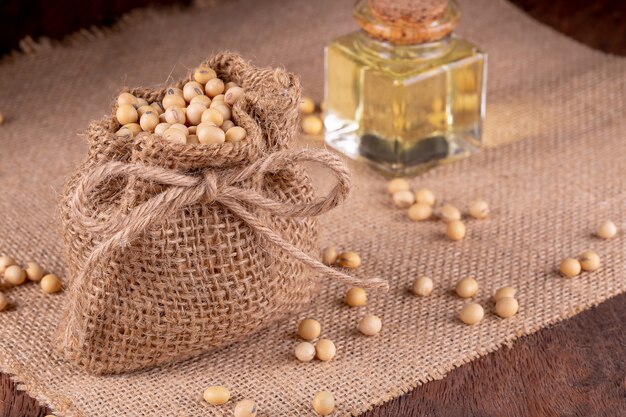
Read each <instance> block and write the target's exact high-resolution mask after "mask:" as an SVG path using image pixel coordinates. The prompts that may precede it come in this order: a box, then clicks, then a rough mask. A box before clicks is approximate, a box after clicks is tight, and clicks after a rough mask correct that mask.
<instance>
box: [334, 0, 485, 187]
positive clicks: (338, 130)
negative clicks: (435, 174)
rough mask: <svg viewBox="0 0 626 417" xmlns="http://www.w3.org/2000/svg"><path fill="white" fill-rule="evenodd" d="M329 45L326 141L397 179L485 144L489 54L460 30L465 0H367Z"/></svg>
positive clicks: (358, 3) (360, 5)
mask: <svg viewBox="0 0 626 417" xmlns="http://www.w3.org/2000/svg"><path fill="white" fill-rule="evenodd" d="M353 15H354V18H355V20H356V22H357V23H358V25H359V26H360V28H361V31H358V32H354V33H351V34H348V35H346V36H342V37H340V38H337V39H335V40H333V41H332V42H330V43H329V44H328V46H327V47H326V51H325V54H326V55H325V60H326V61H325V71H326V83H325V103H326V104H325V105H326V107H325V114H324V127H325V130H326V142H327V143H328V144H329V145H330V146H332V147H334V148H336V149H338V150H339V151H341V152H343V153H344V154H346V155H348V156H350V157H352V158H355V159H364V160H366V161H368V162H370V163H371V164H373V165H374V166H375V167H377V168H380V169H382V170H384V171H387V172H390V173H392V174H394V175H407V174H411V173H417V172H419V171H421V170H423V169H425V168H428V167H430V166H433V165H435V164H439V163H443V162H447V161H450V160H454V159H456V158H459V157H463V156H466V155H468V154H469V153H471V152H473V151H475V150H476V149H478V148H479V146H480V142H481V126H482V120H483V117H484V114H485V83H486V71H487V55H486V54H485V53H484V52H483V51H481V50H480V49H479V48H478V47H477V46H476V45H474V44H472V43H471V42H469V41H467V40H465V39H463V38H461V37H459V36H456V35H455V34H453V33H452V31H453V29H454V28H455V27H456V25H457V23H458V21H459V18H460V9H459V5H458V3H457V2H456V0H449V1H448V0H359V1H358V2H357V3H356V5H355V7H354V11H353Z"/></svg>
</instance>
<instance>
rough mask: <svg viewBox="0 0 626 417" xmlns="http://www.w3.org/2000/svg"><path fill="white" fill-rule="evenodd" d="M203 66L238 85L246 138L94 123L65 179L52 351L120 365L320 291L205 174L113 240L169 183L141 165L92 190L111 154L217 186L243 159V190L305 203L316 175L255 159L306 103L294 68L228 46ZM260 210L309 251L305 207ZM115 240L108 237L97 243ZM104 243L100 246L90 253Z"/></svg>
mask: <svg viewBox="0 0 626 417" xmlns="http://www.w3.org/2000/svg"><path fill="white" fill-rule="evenodd" d="M203 65H207V66H210V67H211V68H214V69H215V70H216V71H217V73H218V76H219V77H221V78H222V79H224V80H228V81H233V82H236V83H237V84H238V85H240V86H242V87H243V88H245V89H246V94H245V96H244V97H243V98H242V99H241V100H240V101H239V102H238V103H237V104H236V105H235V106H233V117H234V119H235V120H236V121H237V123H238V125H239V126H242V127H243V128H245V129H246V130H247V131H248V132H249V134H248V135H247V137H246V138H245V139H244V140H242V141H240V142H229V143H225V144H224V145H219V146H204V145H197V146H188V145H179V144H171V143H169V142H167V141H165V140H163V139H161V138H158V137H156V136H153V135H147V134H143V135H138V136H137V137H136V138H132V139H131V138H129V137H126V136H119V135H115V134H114V133H115V132H116V131H117V129H119V127H120V126H119V124H118V123H117V121H116V120H115V119H114V116H110V117H107V118H105V119H103V120H101V121H97V122H93V123H92V124H91V126H90V128H89V130H88V138H89V151H88V155H89V156H88V157H87V160H86V161H85V162H84V163H83V164H81V165H80V166H79V168H78V169H77V171H76V173H75V174H73V175H72V176H71V177H70V180H69V182H68V184H67V186H66V190H65V192H64V197H63V203H62V205H61V211H62V216H61V218H62V221H63V232H64V233H63V234H64V238H65V239H64V240H65V251H66V264H67V267H68V274H67V281H70V282H71V285H69V284H68V285H67V287H68V288H71V289H69V290H68V302H67V306H66V307H65V308H64V309H65V314H64V319H63V321H62V322H61V328H60V332H59V339H58V348H59V352H60V353H62V354H63V355H64V356H66V357H67V358H68V359H71V360H74V361H76V362H77V363H79V364H80V365H82V366H84V367H85V368H86V369H87V370H88V371H90V372H94V373H110V372H128V371H132V370H136V369H141V368H144V367H147V366H153V365H157V364H160V363H165V362H172V361H175V360H180V359H182V358H186V357H190V356H193V355H194V354H197V353H199V352H205V351H208V350H211V349H214V348H215V347H218V346H223V345H226V344H229V343H232V342H233V341H236V340H240V339H242V338H244V337H246V336H247V335H248V334H250V333H251V332H254V331H255V330H258V329H259V328H262V327H264V326H267V325H268V324H269V323H271V322H272V321H274V320H276V319H278V318H281V317H283V316H285V315H286V314H288V313H290V312H294V311H297V310H299V309H300V308H302V306H304V305H306V304H308V303H309V301H310V300H311V298H312V297H313V296H314V295H315V294H316V291H317V288H318V285H317V279H316V273H315V272H314V271H313V270H311V269H310V268H305V267H304V265H303V264H302V263H301V262H299V261H298V260H296V259H295V258H294V257H292V256H290V255H288V254H286V253H285V252H284V251H282V250H281V249H280V248H278V247H275V246H273V245H272V243H270V242H268V241H267V240H266V239H265V238H264V236H263V235H262V234H260V233H258V232H257V231H256V230H255V229H253V228H252V227H251V226H250V225H249V224H247V223H246V222H245V221H244V220H243V219H241V218H240V217H238V215H237V213H234V212H233V211H232V210H230V209H228V208H227V207H225V206H224V205H223V204H220V203H217V202H214V201H209V198H216V197H208V196H206V191H205V182H206V180H204V179H203V181H204V182H203V181H200V182H199V185H197V186H196V187H199V188H198V190H199V192H198V198H197V200H198V201H196V202H195V203H193V204H189V205H187V206H183V207H182V208H181V209H178V210H176V211H174V212H170V214H169V215H167V216H166V215H164V214H162V215H159V216H158V217H157V218H155V220H154V222H151V224H150V225H149V226H142V227H141V229H140V230H138V232H136V233H135V235H134V236H128V237H124V238H123V239H121V240H122V241H123V242H122V244H119V243H115V242H118V241H119V240H120V239H119V238H117V239H116V238H115V237H114V236H115V234H117V233H119V232H121V231H120V230H116V229H114V230H112V231H110V230H109V229H111V228H113V227H114V226H115V224H116V223H119V224H122V225H124V227H123V229H126V230H123V231H124V232H126V233H129V232H128V229H129V225H128V224H127V222H125V221H124V215H125V214H126V213H128V215H130V214H132V211H137V210H142V213H144V214H142V215H141V217H142V220H144V221H146V220H147V219H146V215H147V214H154V213H155V212H156V211H157V210H158V209H159V208H163V206H164V205H165V204H166V202H163V203H161V204H159V205H152V202H151V201H154V200H151V199H154V198H157V197H160V196H162V195H164V194H163V193H164V192H166V191H167V190H170V192H171V191H173V190H171V188H168V187H167V186H164V185H161V184H155V183H154V182H153V181H150V180H148V179H143V178H138V177H137V176H136V175H128V176H125V177H123V176H122V177H121V176H108V175H107V176H100V177H101V178H102V179H103V180H102V182H100V184H99V185H98V186H94V187H93V190H92V191H89V190H85V187H84V184H85V183H86V181H87V178H89V177H90V176H91V175H93V173H94V171H95V170H98V169H99V168H100V169H101V168H102V167H103V166H104V165H106V164H109V165H108V166H111V167H113V166H115V168H116V169H119V170H124V169H128V167H129V166H130V167H137V168H143V167H147V168H150V167H157V168H162V169H164V170H165V171H163V172H166V173H175V174H176V173H180V174H187V173H194V172H195V173H197V172H202V173H203V175H204V176H208V178H210V181H211V184H212V186H214V187H217V185H218V180H221V182H223V179H224V178H226V177H228V176H229V175H230V176H233V175H238V174H240V173H241V172H242V171H243V169H245V168H247V169H248V170H252V172H253V174H254V176H255V177H258V178H256V180H254V179H253V178H245V179H242V180H240V181H238V182H237V184H233V185H237V186H239V187H243V188H244V189H245V190H246V193H247V194H251V193H252V192H255V193H261V194H259V195H262V196H263V197H265V198H271V199H273V201H276V202H278V203H281V202H284V203H287V204H300V205H305V204H307V203H310V202H311V201H312V199H313V193H312V189H311V184H310V180H309V178H308V176H307V174H306V173H305V171H304V170H303V169H302V168H299V167H297V165H294V164H293V163H288V164H285V166H283V167H282V168H281V169H278V168H277V169H275V170H272V171H271V172H265V173H263V172H259V170H258V169H254V168H253V167H250V166H251V165H253V166H256V165H257V164H258V163H259V160H260V159H261V158H263V157H264V156H266V155H269V154H272V153H274V155H276V153H275V152H277V151H279V150H282V149H286V148H287V147H288V146H289V145H290V144H291V142H293V141H294V135H295V134H296V132H297V128H298V127H297V120H298V119H297V117H298V103H299V100H300V85H299V83H298V82H297V80H296V78H295V77H294V76H293V75H291V74H289V73H287V72H286V71H282V70H276V71H272V70H265V69H260V68H255V67H254V66H252V65H250V64H249V63H248V62H246V61H245V60H243V59H241V57H239V56H238V55H236V54H230V53H225V54H219V55H218V56H216V57H214V58H212V59H211V60H210V61H208V62H205V63H203ZM187 81H189V78H187V79H185V81H181V82H179V83H178V84H177V85H176V86H177V87H182V86H183V85H184V82H187ZM132 93H133V94H134V95H135V96H137V97H140V98H145V99H147V100H149V101H152V100H155V99H156V100H162V98H163V97H162V96H163V95H164V93H163V91H160V94H159V95H155V94H156V93H157V92H156V91H151V90H147V89H135V90H133V91H132ZM112 164H116V165H112ZM196 175H197V174H196ZM187 178H189V179H194V178H197V177H193V176H191V177H187ZM215 192H217V190H215ZM179 199H180V197H179ZM146 204H151V207H152V209H151V210H148V213H145V212H146V210H145V209H142V207H145V205H146ZM179 204H180V203H179ZM142 205H144V206H142ZM257 216H261V217H260V219H259V220H260V221H261V222H262V223H263V225H264V226H266V227H269V228H271V229H272V230H273V231H274V232H276V233H277V234H278V235H279V236H281V238H284V239H287V241H288V242H292V243H293V244H296V245H297V246H298V247H299V248H301V250H303V251H305V252H306V253H308V254H309V255H312V256H315V257H317V247H318V243H317V223H316V221H315V219H314V218H313V217H300V218H298V217H280V216H281V215H280V214H278V215H276V214H274V215H268V214H267V213H263V212H261V211H260V210H259V213H258V214H257ZM112 236H113V237H112ZM109 239H114V243H112V244H110V245H109V247H107V250H102V245H105V244H106V242H107V241H110V240H109ZM125 241H130V242H131V243H130V244H124V242H125ZM124 246H126V247H124ZM98 250H100V254H101V255H100V256H99V257H97V258H93V254H94V252H96V251H98ZM92 258H93V259H92Z"/></svg>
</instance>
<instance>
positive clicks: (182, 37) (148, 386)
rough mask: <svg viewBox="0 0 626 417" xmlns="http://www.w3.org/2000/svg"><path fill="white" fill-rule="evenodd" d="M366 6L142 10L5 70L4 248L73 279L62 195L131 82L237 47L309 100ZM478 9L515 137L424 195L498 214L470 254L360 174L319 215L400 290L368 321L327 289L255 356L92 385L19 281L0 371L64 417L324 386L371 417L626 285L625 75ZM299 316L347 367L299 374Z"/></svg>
mask: <svg viewBox="0 0 626 417" xmlns="http://www.w3.org/2000/svg"><path fill="white" fill-rule="evenodd" d="M351 5H352V2H351V1H348V0H346V1H341V2H337V1H334V0H324V1H315V2H311V1H306V0H297V1H292V2H284V1H281V0H271V1H265V2H263V3H262V5H260V4H257V2H256V1H254V0H242V1H237V2H228V3H224V4H221V5H219V6H213V7H207V8H204V9H198V10H192V11H186V12H182V13H178V12H172V13H169V14H165V13H147V14H145V20H143V21H140V20H137V19H136V18H129V19H128V20H127V23H126V24H124V25H123V26H124V27H123V28H121V30H118V31H114V32H113V33H109V34H107V35H106V36H103V37H99V36H96V37H94V39H91V40H89V41H85V40H80V39H79V40H77V41H75V42H74V44H73V45H72V46H69V47H62V48H45V47H44V48H43V49H42V50H40V51H38V52H37V53H36V54H33V55H26V56H20V57H16V58H13V59H9V60H6V61H5V62H3V63H2V65H1V66H0V110H1V111H2V112H4V113H5V114H6V115H7V118H8V122H7V124H6V125H5V126H3V127H2V128H0V218H1V219H2V220H1V221H0V252H8V253H10V254H12V255H14V256H16V257H17V258H19V259H23V260H26V259H28V258H34V259H37V260H39V261H40V262H41V263H43V265H44V266H45V267H46V268H47V269H49V270H52V271H55V272H58V273H60V274H63V265H62V263H61V258H60V253H61V239H60V238H59V234H58V224H57V222H56V217H55V215H56V212H55V206H56V202H57V197H58V194H57V193H58V190H59V189H60V187H61V184H62V181H63V179H64V177H65V176H66V175H67V174H68V173H69V172H70V170H71V169H72V168H73V167H74V166H75V165H76V164H77V163H78V162H79V161H80V160H81V159H82V158H83V157H84V152H85V145H84V142H83V140H82V139H80V138H78V136H77V133H78V132H79V131H81V130H84V129H85V128H86V126H87V124H88V122H89V121H90V120H92V119H94V118H98V117H101V116H102V115H103V114H104V113H106V112H107V110H108V105H109V103H110V101H111V99H112V97H113V94H114V91H116V90H117V89H118V88H119V86H120V85H123V84H127V85H131V86H134V85H151V84H157V83H161V82H163V81H165V80H166V77H167V75H168V74H169V73H170V72H172V73H173V74H174V76H176V77H179V76H180V75H182V74H184V73H185V72H186V70H187V69H188V68H191V67H193V66H194V65H195V64H196V63H197V62H200V61H201V60H202V59H203V58H205V57H206V56H208V55H209V54H210V53H211V52H213V51H216V50H220V49H235V50H238V51H239V52H241V53H242V54H243V55H244V56H246V57H250V58H252V59H254V60H255V61H256V62H257V63H258V64H260V65H268V64H284V65H285V66H286V67H287V69H289V70H292V71H295V72H298V73H300V74H301V75H302V78H303V83H304V86H305V89H308V92H309V93H310V94H312V95H313V96H315V97H320V95H321V89H322V50H321V47H322V45H323V44H324V43H325V42H326V41H327V40H328V39H330V38H332V37H334V36H337V35H339V34H342V33H345V32H348V31H350V30H352V29H353V28H354V24H353V23H352V22H351V18H350V7H351ZM463 5H464V10H465V16H464V20H463V24H462V26H461V28H460V32H461V33H463V34H464V35H466V36H468V37H469V38H472V39H474V40H475V41H476V42H477V43H479V44H480V45H482V46H483V47H484V48H485V49H486V50H487V51H488V52H489V53H490V57H489V59H490V62H489V72H490V79H489V99H488V118H487V125H486V137H487V141H489V142H490V143H491V144H496V143H499V144H503V143H510V142H516V143H514V144H512V145H508V146H503V147H500V148H497V149H495V150H488V151H485V152H483V153H481V154H478V155H477V156H475V157H472V158H470V159H467V160H464V161H461V162H459V163H455V164H452V165H448V166H445V167H442V168H439V169H436V170H433V171H430V172H429V173H427V174H426V175H424V176H422V177H420V178H417V179H415V180H414V181H413V183H414V185H415V186H417V185H423V186H428V187H430V188H432V189H433V190H434V191H435V192H436V193H437V195H438V197H439V198H440V199H444V200H448V201H450V202H452V203H455V204H457V205H459V206H464V205H465V204H466V203H467V202H468V201H469V200H471V199H473V198H476V197H483V198H485V199H487V200H488V201H489V202H490V204H491V206H492V207H493V215H492V216H491V217H490V218H489V219H488V220H484V221H468V237H467V238H466V239H465V240H464V241H462V242H458V243H451V242H448V241H446V240H444V238H443V237H442V225H441V224H440V223H436V222H426V223H420V224H414V223H410V222H409V221H408V220H407V219H406V217H405V215H404V213H402V212H401V211H398V210H395V209H393V208H392V207H390V204H389V201H388V196H387V195H386V194H385V191H384V189H385V180H384V179H383V178H382V177H380V176H379V175H378V174H375V173H373V172H371V171H370V170H369V169H367V168H364V167H362V166H359V165H353V168H354V181H355V183H356V187H355V190H354V192H353V194H352V196H351V198H350V200H349V202H348V203H347V204H345V205H344V206H343V207H342V208H341V209H340V210H337V211H334V212H333V213H332V214H331V215H328V216H326V217H325V218H323V220H322V227H323V239H322V240H323V243H325V244H328V243H333V244H337V245H339V246H341V247H345V248H350V249H353V250H356V251H358V252H360V253H361V255H362V257H363V260H364V262H363V266H362V268H361V269H360V270H359V272H358V274H359V275H363V276H365V275H371V276H375V275H382V276H385V277H387V278H388V279H389V280H390V281H391V286H392V289H391V290H390V292H389V293H387V294H384V295H381V294H371V297H370V298H371V301H370V303H369V305H368V306H367V307H366V308H361V309H348V308H346V307H345V306H343V305H342V303H341V301H340V300H341V297H342V295H343V292H344V288H342V287H341V286H340V285H337V284H333V283H329V284H328V285H327V286H326V289H324V290H323V291H322V293H321V294H320V296H319V297H318V298H317V299H316V300H315V301H314V302H313V304H312V305H311V306H310V308H308V309H307V310H306V311H304V312H303V313H302V314H300V315H299V316H297V317H296V316H294V317H291V318H290V319H287V320H284V321H283V322H280V323H278V324H276V325H273V326H272V327H271V328H269V329H267V330H266V331H262V332H261V333H258V334H256V335H254V336H252V337H250V338H248V339H246V340H245V341H244V342H241V343H238V344H235V345H232V346H230V347H227V348H223V349H221V350H219V351H217V352H214V353H211V354H206V355H203V356H200V357H198V358H196V359H193V360H188V361H186V362H183V363H179V364H176V365H171V366H167V367H163V368H160V369H154V370H151V371H145V372H139V373H135V374H132V375H124V376H113V377H93V376H88V375H86V374H84V373H82V372H80V371H78V370H77V369H75V368H73V367H71V366H69V365H68V364H66V363H65V362H64V361H63V360H62V359H60V357H58V356H57V355H55V354H54V353H53V349H52V347H51V345H50V342H51V337H52V333H53V329H54V327H55V326H56V324H57V322H58V319H59V315H60V306H61V304H62V303H63V297H64V296H63V295H57V296H45V295H43V294H42V293H41V292H40V290H39V289H38V288H37V286H35V285H24V286H22V287H19V288H16V289H11V290H9V291H7V294H8V296H9V298H10V299H11V300H12V302H13V303H14V307H13V308H12V309H11V310H10V311H8V312H6V313H3V314H0V367H1V369H2V370H3V371H4V372H8V373H11V374H14V375H15V379H16V380H17V381H19V382H20V383H21V387H22V388H23V389H26V390H27V391H28V392H29V393H30V394H31V395H33V396H34V397H36V398H38V399H39V400H41V401H42V402H44V403H46V404H49V405H50V406H51V407H52V409H53V410H54V411H55V412H56V413H57V415H59V416H100V415H114V416H122V415H123V416H200V415H224V414H228V413H229V412H230V411H229V410H230V409H231V408H230V406H227V407H223V408H215V407H210V406H208V405H206V404H205V403H203V401H202V399H201V393H202V390H203V388H204V387H206V386H207V385H209V384H223V385H226V386H228V387H231V389H232V392H233V399H234V400H238V399H241V398H243V397H250V398H254V399H255V400H256V401H257V402H258V403H259V406H260V409H261V412H260V415H261V416H273V417H280V416H296V415H297V416H301V415H310V414H311V413H312V412H311V406H310V402H311V398H312V397H313V395H314V393H315V392H317V391H319V390H321V389H327V390H330V391H332V392H333V393H334V394H335V396H336V398H337V404H338V406H337V414H338V415H357V414H359V413H361V412H363V411H365V410H367V409H369V408H371V407H372V406H373V405H375V404H380V403H382V402H384V401H386V400H390V399H392V398H394V397H395V396H398V395H400V394H402V393H404V392H406V391H408V390H410V389H411V388H412V387H414V386H416V385H417V384H420V383H424V382H426V381H429V380H431V379H434V378H441V377H443V376H444V375H445V374H446V372H448V371H449V370H451V369H452V368H454V367H455V366H459V365H461V364H463V363H465V362H468V361H470V360H472V359H473V358H476V357H479V356H481V355H484V354H486V353H488V352H490V351H492V350H495V349H497V348H498V347H500V346H502V345H506V344H509V343H510V342H511V341H512V340H513V339H515V338H517V337H519V336H522V335H525V334H528V333H531V332H533V331H536V330H537V329H539V328H541V327H543V326H546V325H548V324H550V323H553V322H556V321H558V320H561V319H564V318H567V317H569V316H571V315H573V314H575V313H577V312H579V311H581V310H583V309H585V308H588V307H590V306H592V305H594V304H597V303H599V302H601V301H602V300H604V299H606V298H608V297H610V296H613V295H615V294H618V293H619V292H622V291H624V290H626V279H625V278H626V239H624V236H623V235H622V236H621V237H620V238H618V239H614V240H611V241H600V240H598V239H596V238H594V237H593V236H592V231H593V230H594V229H595V226H596V224H597V223H598V222H599V221H601V220H603V219H606V218H612V219H614V220H615V221H616V222H618V224H619V225H620V226H624V215H623V213H624V212H625V211H626V192H625V191H624V185H626V156H625V155H626V123H625V122H624V121H623V119H624V114H626V61H624V60H623V59H620V58H616V57H611V56H607V55H604V54H601V53H599V52H595V51H592V50H590V49H588V48H586V47H583V46H581V45H578V44H576V43H575V42H573V41H571V40H568V39H566V38H564V37H562V36H560V35H558V34H556V33H554V32H553V31H552V30H550V29H548V28H545V27H543V26H541V25H539V24H537V23H536V22H533V21H532V20H530V19H529V18H528V17H526V16H525V15H524V14H523V13H521V12H520V11H518V10H516V9H515V8H513V7H512V6H510V5H509V4H507V3H505V2H504V1H497V0H471V1H470V0H468V1H465V2H464V4H463ZM177 63H178V64H177ZM521 139H525V140H523V141H522V140H521ZM321 179H322V178H321ZM586 249H595V250H597V251H598V252H599V253H600V254H601V256H602V260H603V266H602V268H601V270H600V271H598V272H596V273H594V274H585V275H583V276H581V277H580V278H577V279H573V280H565V279H562V278H559V277H558V275H557V274H556V273H555V271H554V268H555V265H556V264H557V263H558V260H560V259H561V258H563V257H565V256H576V255H577V254H578V253H579V252H581V251H583V250H586ZM418 274H425V275H430V276H431V277H432V278H433V279H434V281H435V285H436V289H435V292H434V294H433V295H432V296H431V297H429V298H424V299H417V298H414V297H413V296H411V295H410V294H409V293H408V291H407V287H408V285H409V283H410V282H411V281H412V279H413V278H414V277H415V276H416V275H418ZM469 274H473V275H475V276H476V277H477V279H478V280H479V282H480V283H481V290H480V293H479V296H478V301H480V302H481V303H482V304H483V305H484V306H486V307H487V310H488V314H487V316H486V317H485V320H484V321H483V322H482V323H481V324H480V325H477V326H472V327H469V326H465V325H462V324H460V323H459V322H458V321H457V319H456V314H457V311H458V309H459V308H460V306H461V305H462V304H463V302H462V301H459V300H458V299H456V298H455V297H453V296H452V295H451V294H450V289H451V287H452V285H453V283H454V282H456V281H457V280H458V279H459V278H461V277H464V276H467V275H469ZM505 284H508V285H514V286H515V287H517V288H518V294H519V297H518V298H519V301H520V304H521V309H520V312H519V314H518V315H517V316H516V317H514V318H512V319H508V320H500V319H498V318H496V317H495V316H494V315H493V314H492V313H491V312H490V311H489V309H490V308H489V306H490V305H491V304H490V302H489V301H488V297H489V294H490V293H491V292H492V291H493V290H494V289H495V288H497V287H499V286H501V285H505ZM365 311H371V312H374V313H376V314H378V315H380V316H381V317H382V319H383V322H384V328H383V331H382V333H381V334H380V335H378V336H377V337H373V338H365V337H362V336H359V335H358V334H357V333H356V331H355V324H356V320H357V318H358V317H360V316H361V315H362V314H364V312H365ZM304 316H313V317H317V318H318V319H319V320H320V321H321V322H322V323H323V325H324V331H323V334H324V336H326V337H329V338H331V339H333V340H334V341H335V342H336V344H337V347H338V354H337V357H336V358H335V360H334V361H332V362H329V363H320V362H311V363H306V364H302V363H297V362H296V361H294V360H293V354H292V349H293V346H294V344H295V343H296V338H295V337H294V335H293V333H294V332H293V330H294V328H295V324H296V322H297V320H298V319H299V318H301V317H304ZM607 325H609V324H607ZM451 401H454V399H451Z"/></svg>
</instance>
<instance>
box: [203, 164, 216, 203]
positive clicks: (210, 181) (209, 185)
mask: <svg viewBox="0 0 626 417" xmlns="http://www.w3.org/2000/svg"><path fill="white" fill-rule="evenodd" d="M202 176H203V177H204V181H203V183H204V194H205V196H206V199H207V201H208V203H209V204H210V203H212V202H213V201H215V199H216V197H217V192H218V187H217V176H216V175H215V173H214V172H213V171H212V170H206V171H204V173H203V175H202Z"/></svg>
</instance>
